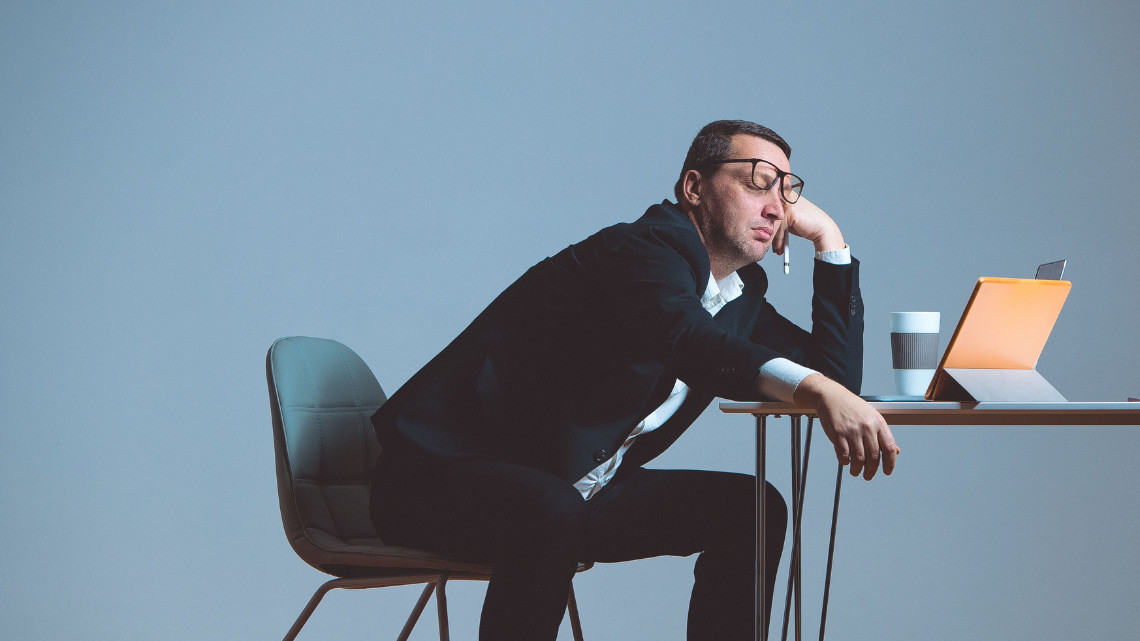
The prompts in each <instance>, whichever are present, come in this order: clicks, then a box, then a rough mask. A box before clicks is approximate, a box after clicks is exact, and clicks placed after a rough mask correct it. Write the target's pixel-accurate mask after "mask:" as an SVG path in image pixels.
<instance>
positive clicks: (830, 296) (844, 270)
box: [751, 258, 863, 394]
mask: <svg viewBox="0 0 1140 641" xmlns="http://www.w3.org/2000/svg"><path fill="white" fill-rule="evenodd" d="M812 280H813V293H812V329H811V331H810V332H808V331H806V330H804V329H802V328H801V327H799V326H797V325H795V324H794V323H792V322H791V321H789V320H788V319H786V318H784V317H783V316H781V315H780V314H779V313H777V312H776V310H775V308H773V307H772V305H771V304H770V303H768V302H766V301H765V302H764V303H763V305H762V307H761V309H760V312H759V314H758V318H757V321H756V323H755V325H754V329H753V331H752V334H751V340H753V341H754V342H756V343H759V344H763V345H768V346H770V347H772V348H773V349H775V350H777V351H780V352H781V353H782V354H783V355H784V356H785V357H786V358H788V359H789V360H792V361H794V362H796V363H799V364H801V365H804V366H805V367H810V368H812V369H814V370H816V371H818V372H820V373H822V374H823V375H825V376H827V377H828V378H831V379H833V380H835V381H838V382H839V383H841V384H843V385H844V386H845V387H847V389H849V390H851V391H852V392H854V393H856V394H858V393H859V390H860V388H861V386H862V381H863V298H862V295H861V293H860V290H859V261H858V260H856V259H854V258H853V259H852V260H851V264H849V265H834V264H831V263H827V262H824V261H819V260H817V261H815V272H814V274H813V277H812Z"/></svg>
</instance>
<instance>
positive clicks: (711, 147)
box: [673, 120, 792, 203]
mask: <svg viewBox="0 0 1140 641" xmlns="http://www.w3.org/2000/svg"><path fill="white" fill-rule="evenodd" d="M737 134H747V135H749V136H756V137H757V138H763V139H764V140H767V141H769V142H771V143H773V144H775V145H776V146H777V147H779V148H780V150H781V151H783V152H784V155H785V156H787V157H788V158H791V157H792V148H791V146H790V145H788V143H787V141H785V140H784V139H783V138H781V137H780V135H779V134H777V133H776V132H774V131H772V130H771V129H769V128H767V127H765V126H763V125H758V124H756V123H754V122H749V121H747V120H717V121H716V122H710V123H709V124H707V125H705V126H704V127H702V128H701V130H700V131H699V132H697V137H696V138H693V144H691V145H689V153H688V154H687V155H686V156H685V164H684V165H682V166H681V176H680V177H679V178H677V184H675V185H673V195H674V196H676V198H677V202H678V203H680V202H681V183H682V181H684V180H685V172H687V171H689V170H690V169H700V168H701V167H704V166H706V165H708V163H710V162H712V161H714V160H725V159H727V158H728V152H729V151H731V150H732V137H733V136H735V135H737Z"/></svg>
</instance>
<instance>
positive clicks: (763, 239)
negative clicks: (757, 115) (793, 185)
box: [695, 134, 790, 271]
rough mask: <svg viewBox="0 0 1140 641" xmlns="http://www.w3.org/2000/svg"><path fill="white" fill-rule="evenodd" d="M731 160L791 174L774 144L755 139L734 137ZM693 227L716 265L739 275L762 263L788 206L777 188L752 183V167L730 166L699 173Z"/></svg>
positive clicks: (786, 158)
mask: <svg viewBox="0 0 1140 641" xmlns="http://www.w3.org/2000/svg"><path fill="white" fill-rule="evenodd" d="M728 157H729V158H761V159H763V160H767V161H768V162H770V163H772V164H773V165H776V166H777V167H779V168H780V169H781V170H783V171H789V170H790V166H789V163H788V157H787V156H785V155H784V152H783V151H781V150H780V148H779V147H777V146H776V145H775V144H774V143H772V142H770V141H768V140H765V139H763V138H757V137H756V136H749V135H747V134H737V135H735V136H733V137H732V151H731V152H730V153H729V156H728ZM701 175H702V176H703V178H704V179H703V180H702V181H701V183H700V195H701V200H700V204H699V205H698V206H697V208H696V211H695V213H696V217H697V224H698V225H699V226H700V229H701V236H702V237H703V240H704V243H705V248H706V249H707V250H708V252H709V256H710V258H712V259H713V262H714V264H716V263H719V264H720V265H721V266H723V267H727V268H728V269H730V270H733V271H734V270H737V269H740V268H741V267H743V266H745V265H747V264H748V263H754V262H756V261H758V260H760V259H761V258H763V257H764V254H765V253H767V251H768V247H770V246H771V245H772V238H773V237H774V236H775V234H776V232H777V231H778V230H779V228H780V223H781V221H783V219H784V207H785V205H786V204H787V203H785V202H784V200H783V198H781V197H780V190H779V187H774V188H772V189H768V190H764V189H760V188H759V187H757V186H756V185H754V184H753V183H752V163H746V162H741V163H728V164H724V165H719V166H716V167H715V168H709V169H706V170H705V171H703V172H701Z"/></svg>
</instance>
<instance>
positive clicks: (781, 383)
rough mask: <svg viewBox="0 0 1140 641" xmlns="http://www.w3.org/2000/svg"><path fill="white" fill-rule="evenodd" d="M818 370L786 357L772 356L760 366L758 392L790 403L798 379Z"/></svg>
mask: <svg viewBox="0 0 1140 641" xmlns="http://www.w3.org/2000/svg"><path fill="white" fill-rule="evenodd" d="M818 373H819V372H817V371H815V370H814V369H811V368H809V367H804V366H803V365H800V364H799V363H793V362H792V361H790V360H788V359H786V358H773V359H772V360H770V361H768V362H767V363H764V364H763V365H761V366H760V383H759V386H760V393H761V394H763V395H764V396H767V397H769V398H774V399H776V400H779V401H784V402H785V403H791V402H792V397H794V396H795V395H796V388H797V387H799V385H800V381H802V380H804V379H805V378H807V377H808V376H810V375H812V374H818Z"/></svg>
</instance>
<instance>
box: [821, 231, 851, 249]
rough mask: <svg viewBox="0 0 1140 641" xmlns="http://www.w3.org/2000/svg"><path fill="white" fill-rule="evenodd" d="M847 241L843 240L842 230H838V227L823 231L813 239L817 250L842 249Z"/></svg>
mask: <svg viewBox="0 0 1140 641" xmlns="http://www.w3.org/2000/svg"><path fill="white" fill-rule="evenodd" d="M846 246H847V243H845V242H843V232H841V231H839V227H836V228H835V229H833V230H831V231H830V232H828V233H825V234H823V235H821V236H820V237H819V239H817V240H816V241H815V250H816V251H817V252H830V251H836V250H838V249H843V248H844V247H846Z"/></svg>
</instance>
